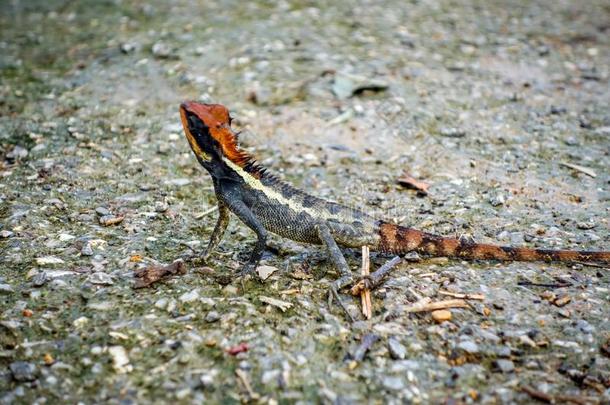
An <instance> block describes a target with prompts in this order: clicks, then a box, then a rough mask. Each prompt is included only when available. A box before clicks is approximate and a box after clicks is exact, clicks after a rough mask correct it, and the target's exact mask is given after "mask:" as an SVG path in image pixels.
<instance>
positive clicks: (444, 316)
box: [430, 309, 451, 323]
mask: <svg viewBox="0 0 610 405" xmlns="http://www.w3.org/2000/svg"><path fill="white" fill-rule="evenodd" d="M430 315H432V319H434V320H435V321H436V322H438V323H442V322H445V321H450V320H451V311H449V310H447V309H439V310H436V311H432V313H431V314H430Z"/></svg>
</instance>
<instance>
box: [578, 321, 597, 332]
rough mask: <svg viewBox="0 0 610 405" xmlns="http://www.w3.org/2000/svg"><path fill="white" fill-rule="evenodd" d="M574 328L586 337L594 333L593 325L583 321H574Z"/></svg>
mask: <svg viewBox="0 0 610 405" xmlns="http://www.w3.org/2000/svg"><path fill="white" fill-rule="evenodd" d="M576 327H577V328H578V330H580V331H581V332H582V333H586V334H588V335H590V334H592V333H593V332H595V327H594V326H593V325H591V324H590V323H589V322H587V321H585V320H584V319H579V320H578V321H576Z"/></svg>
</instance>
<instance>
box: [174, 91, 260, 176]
mask: <svg viewBox="0 0 610 405" xmlns="http://www.w3.org/2000/svg"><path fill="white" fill-rule="evenodd" d="M180 118H181V119H182V126H183V127H184V134H185V135H186V139H187V140H188V142H189V145H190V146H191V149H192V150H193V153H195V156H197V159H198V160H199V161H200V162H201V163H202V164H203V163H204V162H211V161H212V160H222V159H223V157H224V158H227V159H229V160H231V161H232V162H233V163H235V164H237V165H239V166H244V165H245V164H246V163H247V162H248V161H249V160H250V157H249V156H248V155H247V154H246V153H245V152H244V151H240V150H239V148H238V146H237V134H236V133H234V132H233V130H231V116H230V115H229V110H227V108H226V107H225V106H223V105H220V104H203V103H198V102H196V101H185V102H184V103H182V104H180Z"/></svg>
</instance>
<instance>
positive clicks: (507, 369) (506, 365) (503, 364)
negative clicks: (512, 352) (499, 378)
mask: <svg viewBox="0 0 610 405" xmlns="http://www.w3.org/2000/svg"><path fill="white" fill-rule="evenodd" d="M494 366H495V368H496V369H497V370H498V371H500V372H502V373H512V372H513V371H514V370H515V364H514V363H513V362H512V361H511V360H507V359H497V360H495V361H494Z"/></svg>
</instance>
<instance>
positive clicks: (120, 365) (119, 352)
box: [108, 346, 132, 374]
mask: <svg viewBox="0 0 610 405" xmlns="http://www.w3.org/2000/svg"><path fill="white" fill-rule="evenodd" d="M108 353H109V354H110V357H111V358H112V368H114V371H116V372H117V373H119V374H124V373H128V372H130V371H131V370H132V366H131V365H130V364H129V357H128V356H127V350H125V348H124V347H123V346H110V347H109V348H108Z"/></svg>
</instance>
